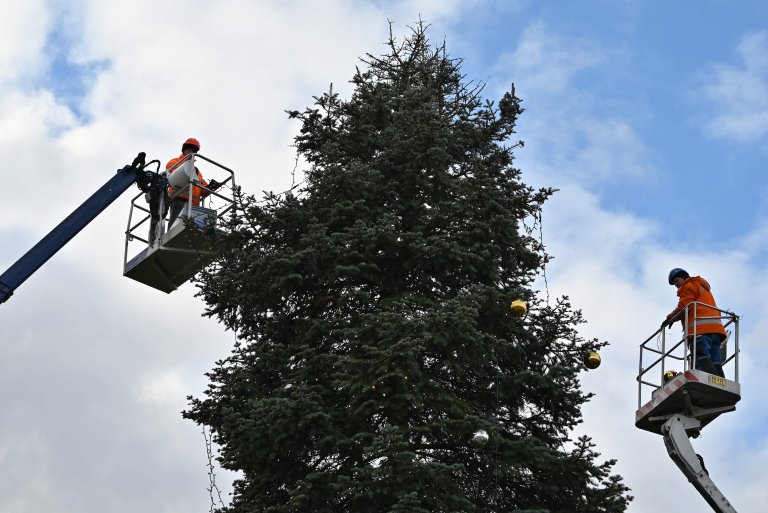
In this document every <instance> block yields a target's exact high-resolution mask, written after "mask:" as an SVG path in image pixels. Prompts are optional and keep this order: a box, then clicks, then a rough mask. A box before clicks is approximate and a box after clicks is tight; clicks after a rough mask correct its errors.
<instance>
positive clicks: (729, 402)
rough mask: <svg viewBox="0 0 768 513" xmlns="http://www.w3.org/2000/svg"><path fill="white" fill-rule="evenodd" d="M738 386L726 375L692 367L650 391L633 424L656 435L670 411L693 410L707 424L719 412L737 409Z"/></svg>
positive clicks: (702, 423) (703, 424)
mask: <svg viewBox="0 0 768 513" xmlns="http://www.w3.org/2000/svg"><path fill="white" fill-rule="evenodd" d="M740 399H741V386H740V385H739V384H738V383H737V382H735V381H731V380H729V379H725V378H721V377H720V376H713V375H712V374H707V373H706V372H703V371H700V370H697V369H691V370H687V371H685V372H684V373H680V374H678V375H677V376H675V377H674V378H672V379H671V380H670V381H669V382H668V383H666V384H665V385H664V386H662V387H660V388H658V389H656V390H655V391H654V392H653V393H652V398H651V400H650V401H648V402H647V403H645V404H644V405H643V406H642V407H641V408H640V409H638V410H637V412H636V413H635V426H637V427H638V428H640V429H644V430H646V431H651V432H652V433H656V434H658V435H660V434H662V432H661V427H662V425H663V424H664V422H665V421H666V420H667V419H669V417H670V416H671V415H674V414H676V413H680V412H687V413H689V414H693V415H695V416H696V418H697V419H698V420H699V421H700V422H701V427H704V426H706V425H707V424H709V423H710V422H712V421H713V420H715V419H716V418H717V417H719V416H720V415H721V414H723V413H726V412H729V411H733V410H735V409H736V403H737V402H739V400H740Z"/></svg>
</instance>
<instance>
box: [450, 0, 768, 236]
mask: <svg viewBox="0 0 768 513" xmlns="http://www.w3.org/2000/svg"><path fill="white" fill-rule="evenodd" d="M767 15H768V8H766V7H765V6H764V5H761V4H760V3H758V2H738V3H733V4H728V5H726V4H725V3H723V2H697V3H696V5H695V6H694V5H693V4H691V3H683V2H676V3H671V2H646V3H643V2H607V1H606V2H599V1H597V2H589V3H587V4H585V3H582V2H525V3H523V4H515V5H514V6H512V7H496V8H492V9H488V10H483V9H480V10H477V11H476V12H474V13H471V14H470V15H469V16H468V17H469V21H467V19H465V18H462V20H461V23H460V24H458V25H457V26H456V27H455V29H454V30H456V33H457V35H460V38H461V41H460V42H459V44H458V45H452V48H453V49H454V51H457V52H458V53H461V50H462V49H463V47H467V50H468V51H466V52H464V55H463V56H464V57H465V58H466V63H465V70H467V71H468V74H469V75H470V76H473V77H478V78H485V77H488V79H489V82H491V83H493V84H494V85H497V84H496V81H497V80H498V78H500V77H496V76H489V70H492V69H493V66H494V64H495V62H496V61H497V59H498V57H499V55H500V54H503V53H505V52H512V51H514V48H515V47H516V45H517V44H519V42H520V35H521V34H522V33H523V32H524V31H525V30H526V27H530V26H531V24H532V23H538V24H540V26H541V27H542V30H544V31H546V32H547V33H548V34H550V35H551V36H552V37H556V38H559V39H560V40H561V41H563V42H566V43H568V44H572V45H574V46H575V47H581V48H582V50H583V51H584V52H586V53H589V54H590V55H591V56H592V57H593V60H592V61H591V62H590V63H585V64H584V66H583V67H582V68H580V69H576V70H575V71H574V72H573V76H572V78H571V80H570V82H569V86H568V87H569V89H570V90H569V91H568V94H566V93H565V92H563V94H560V95H558V96H557V97H556V98H554V99H552V100H553V101H558V102H565V103H566V104H567V103H570V102H574V103H576V104H577V105H571V106H570V107H571V108H572V109H576V110H578V111H579V112H588V113H589V114H590V116H593V117H601V118H603V119H621V120H623V121H626V122H627V123H629V124H630V125H631V127H632V129H633V132H634V135H635V137H636V138H637V140H638V142H639V143H641V144H642V145H643V146H644V147H645V151H646V153H645V162H643V164H644V165H645V166H647V167H648V170H649V171H650V172H649V173H648V174H647V175H646V176H642V177H634V179H632V177H630V179H629V180H627V177H626V176H621V174H618V173H615V174H613V175H612V176H610V175H609V176H605V177H602V179H598V180H595V179H593V180H591V183H589V182H590V177H584V186H585V187H586V188H588V189H590V190H593V191H595V192H596V193H598V194H599V196H600V200H601V203H602V204H603V205H605V207H606V208H610V209H615V210H620V211H628V212H637V213H638V214H639V215H641V216H643V217H646V218H649V219H652V220H654V221H657V222H659V223H662V224H663V225H664V226H665V228H666V234H667V235H668V237H669V240H670V241H680V242H683V243H686V244H699V243H705V244H708V245H712V244H714V245H717V244H722V243H726V244H731V243H733V238H734V237H741V236H742V235H743V234H744V232H745V230H748V229H751V228H753V227H754V225H755V223H756V222H759V218H760V217H761V216H763V215H764V214H765V198H764V195H765V189H764V186H763V185H762V182H761V179H760V178H761V162H762V160H763V157H764V156H765V152H766V148H767V146H766V138H765V123H764V122H762V123H761V124H759V126H756V127H753V128H752V129H751V130H750V129H748V128H744V130H743V131H742V132H734V131H730V132H729V131H728V130H727V129H726V128H725V127H723V126H722V125H723V124H724V122H725V121H726V120H725V119H719V118H721V117H723V116H727V115H729V114H731V115H735V114H736V113H735V112H734V111H737V110H738V109H739V104H740V101H748V100H750V98H749V96H748V92H747V91H742V93H741V96H739V92H738V90H737V89H736V86H737V84H736V83H734V82H733V81H734V80H738V79H751V80H754V81H756V82H757V83H756V84H753V86H754V87H759V88H760V91H758V92H762V93H764V89H765V88H766V85H767V84H766V79H768V69H766V63H765V62H761V61H762V60H763V59H762V56H761V55H759V52H761V51H764V50H765V49H766V47H767V46H768V44H767V43H768V42H767V41H766V32H765V27H766V18H767ZM728 75H730V77H729V76H728ZM511 78H512V79H513V80H514V79H515V77H511ZM517 82H518V84H517V85H518V91H519V92H520V94H521V96H522V97H523V100H524V106H526V107H527V108H528V111H527V112H526V114H525V115H524V117H523V119H522V121H521V131H522V132H523V133H522V134H521V135H522V136H523V138H525V137H524V136H525V133H524V130H525V126H526V123H527V119H528V118H529V117H536V115H537V113H536V109H537V107H539V106H540V103H539V100H538V98H537V94H536V92H530V93H529V94H528V95H526V94H525V92H526V89H525V86H526V84H525V83H521V82H520V81H519V79H518V80H517ZM498 85H501V84H498ZM718 89H722V90H723V92H725V91H732V94H733V95H734V96H732V97H724V96H722V95H721V94H718V93H717V90H718ZM758 92H756V94H757V93H758ZM752 100H753V101H756V102H757V104H755V105H747V106H746V108H763V109H764V108H765V105H764V104H763V103H762V102H763V101H764V99H763V100H760V99H758V98H752ZM561 106H562V104H561ZM574 125H575V126H573V127H572V130H574V132H575V133H576V139H575V141H574V143H575V144H576V145H579V144H583V143H584V142H585V141H584V140H583V139H581V140H580V139H579V137H578V135H579V127H578V126H577V125H578V122H575V123H574ZM710 125H711V126H710ZM563 171H564V172H566V173H567V169H563ZM684 198H685V200H684ZM694 204H698V205H701V208H702V210H703V211H704V212H707V216H706V217H707V222H706V223H698V222H697V221H696V218H697V217H698V216H696V215H694V212H695V211H694V210H693V209H694V208H695V207H694V206H693V205H694Z"/></svg>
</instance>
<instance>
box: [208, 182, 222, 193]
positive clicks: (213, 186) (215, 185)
mask: <svg viewBox="0 0 768 513" xmlns="http://www.w3.org/2000/svg"><path fill="white" fill-rule="evenodd" d="M221 186H222V184H220V183H219V182H217V181H216V180H211V181H210V182H208V188H209V189H210V190H212V191H215V190H216V189H218V188H219V187H221Z"/></svg>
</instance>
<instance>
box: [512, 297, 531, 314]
mask: <svg viewBox="0 0 768 513" xmlns="http://www.w3.org/2000/svg"><path fill="white" fill-rule="evenodd" d="M509 311H510V312H512V315H514V316H515V317H522V316H524V315H525V314H526V312H527V311H528V306H526V304H525V301H523V300H522V299H515V300H514V301H512V302H511V303H510V304H509Z"/></svg>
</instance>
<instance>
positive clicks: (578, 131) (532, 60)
mask: <svg viewBox="0 0 768 513" xmlns="http://www.w3.org/2000/svg"><path fill="white" fill-rule="evenodd" d="M613 58H615V55H612V54H611V52H610V51H607V50H605V49H603V48H601V47H600V45H598V44H597V43H596V42H594V41H591V40H589V39H586V38H581V39H569V38H567V37H564V36H563V35H560V34H556V33H553V32H552V31H551V30H550V29H549V28H548V27H547V26H546V25H545V24H544V23H541V22H537V23H534V24H532V25H530V26H528V27H527V28H526V29H525V30H523V32H522V34H521V36H520V40H519V42H518V44H517V47H516V48H515V49H514V50H513V51H512V52H509V53H507V54H505V55H502V56H501V57H500V58H499V59H498V61H497V63H496V65H495V70H496V71H495V75H497V76H499V77H502V78H501V79H496V80H495V81H494V82H498V83H502V84H505V86H504V87H506V84H509V83H510V82H514V83H515V86H516V93H517V95H518V96H519V97H520V98H522V100H523V107H524V108H525V110H526V111H525V113H524V114H523V116H522V118H521V119H520V123H519V130H518V133H519V134H520V136H521V137H522V138H523V139H524V140H525V142H526V147H525V151H522V152H519V158H520V160H519V162H520V165H521V168H522V169H524V170H525V169H529V170H530V169H533V170H535V172H534V175H535V176H536V177H537V178H536V179H537V180H538V178H542V181H541V183H545V182H546V181H547V179H548V178H550V177H552V176H556V177H557V180H558V183H562V182H563V181H565V182H574V183H579V182H584V181H586V180H589V181H591V182H595V181H597V182H605V181H611V180H618V179H621V180H632V181H637V180H641V179H647V178H648V177H649V176H651V175H652V174H653V173H655V165H654V158H653V156H652V155H651V152H650V150H649V148H648V147H647V146H646V145H645V144H644V142H643V141H642V138H641V137H640V136H639V135H638V133H637V131H636V130H635V129H634V127H633V126H632V124H631V123H630V122H629V121H628V120H625V119H621V118H619V117H617V116H616V115H609V116H598V115H595V113H594V112H595V107H596V106H599V105H600V104H601V101H602V99H601V98H599V97H597V96H596V95H595V93H594V92H592V91H591V90H590V89H589V88H587V87H584V86H583V85H579V84H580V83H581V79H582V78H583V77H585V76H588V75H589V74H594V73H595V70H596V69H597V70H599V69H600V67H601V66H605V65H610V63H611V59H613ZM501 93H502V91H499V92H497V95H500V94H501ZM551 181H552V180H550V182H551ZM537 183H538V181H537Z"/></svg>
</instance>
